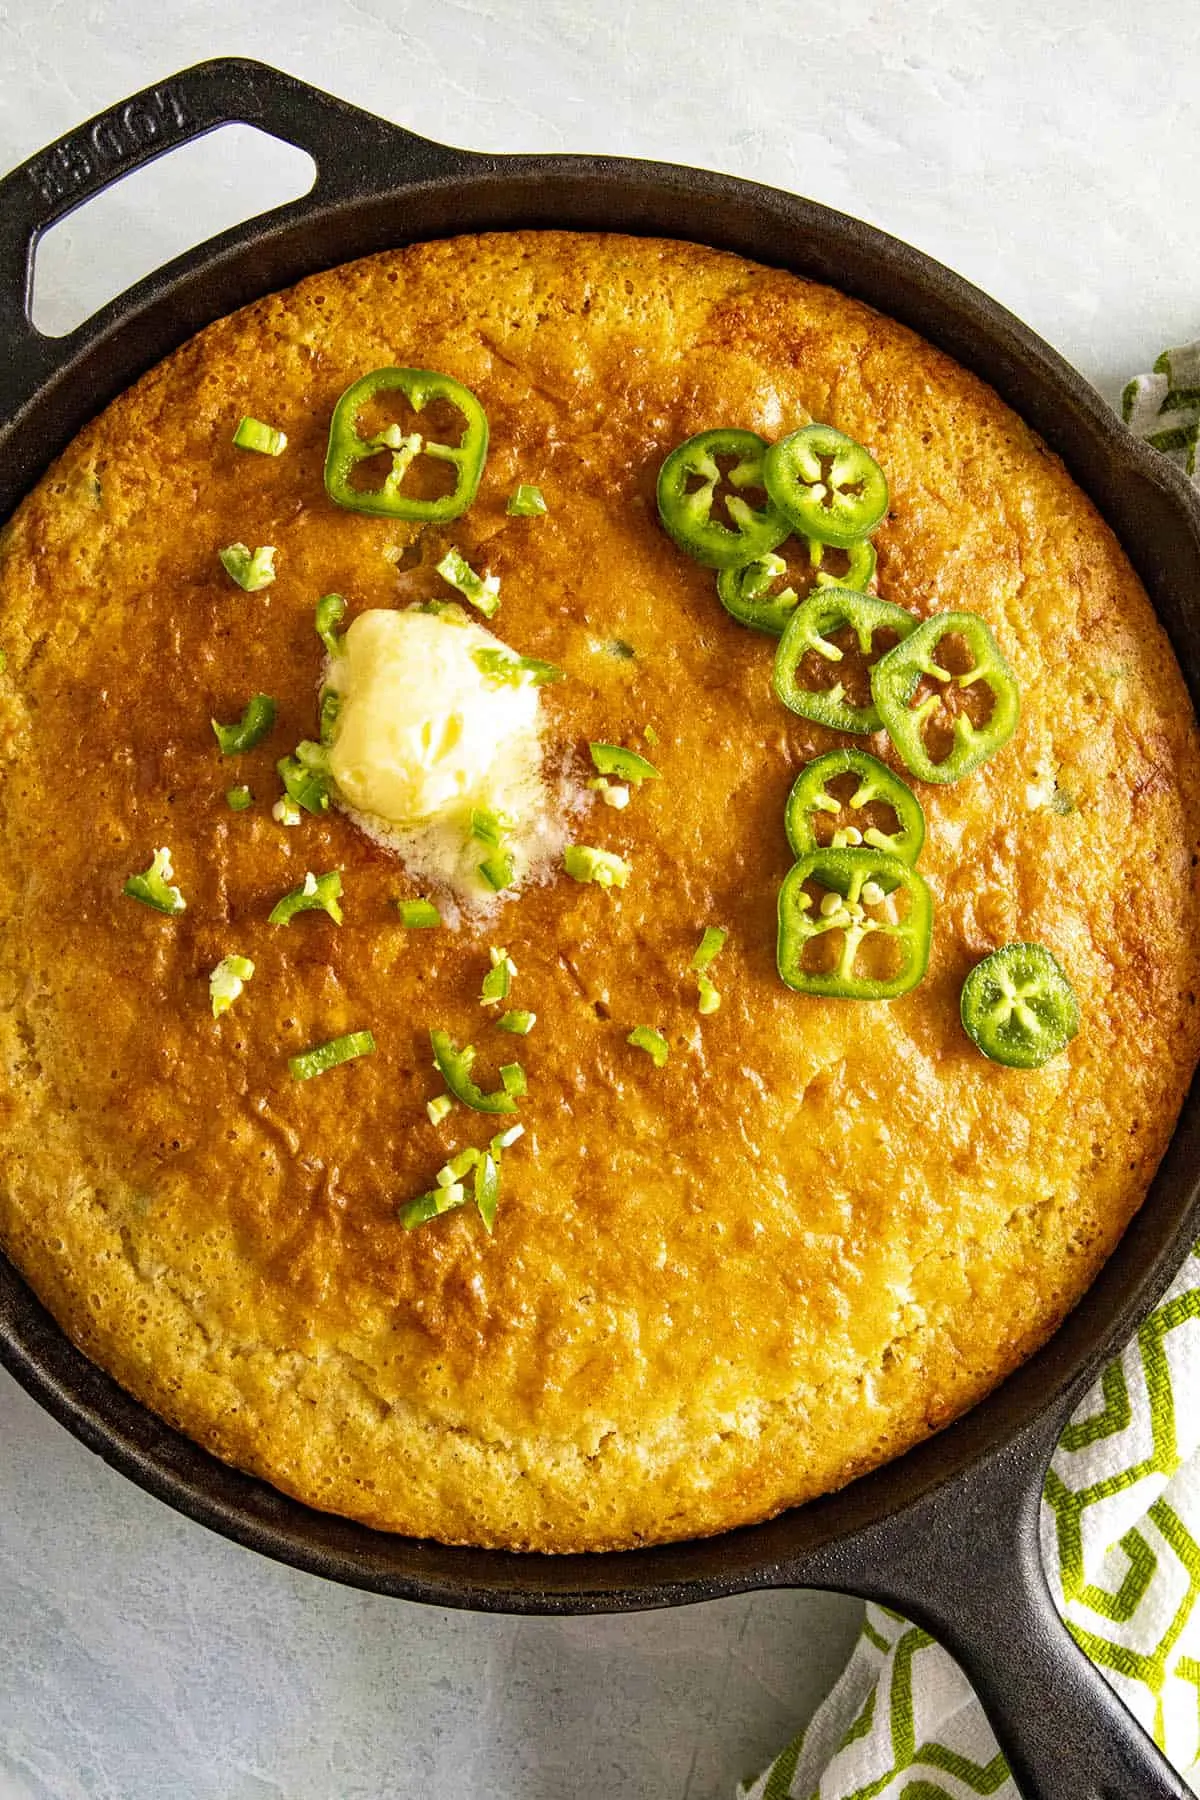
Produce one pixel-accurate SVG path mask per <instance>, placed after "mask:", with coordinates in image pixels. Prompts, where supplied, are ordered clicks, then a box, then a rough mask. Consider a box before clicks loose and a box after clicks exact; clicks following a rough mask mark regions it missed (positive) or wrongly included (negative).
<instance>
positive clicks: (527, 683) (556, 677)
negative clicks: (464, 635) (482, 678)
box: [471, 647, 566, 687]
mask: <svg viewBox="0 0 1200 1800" xmlns="http://www.w3.org/2000/svg"><path fill="white" fill-rule="evenodd" d="M471 660H472V662H473V663H474V664H475V667H476V668H477V669H478V670H479V671H480V673H481V674H483V675H486V677H487V679H488V681H489V682H490V683H491V684H492V686H493V687H545V686H546V684H547V683H548V682H551V681H565V680H566V676H565V675H564V673H563V671H562V670H561V669H560V668H558V667H556V665H555V664H554V663H550V662H543V661H542V660H541V658H540V657H537V656H517V655H516V654H515V653H514V652H513V651H511V650H492V649H489V648H487V647H484V648H483V649H480V650H472V652H471Z"/></svg>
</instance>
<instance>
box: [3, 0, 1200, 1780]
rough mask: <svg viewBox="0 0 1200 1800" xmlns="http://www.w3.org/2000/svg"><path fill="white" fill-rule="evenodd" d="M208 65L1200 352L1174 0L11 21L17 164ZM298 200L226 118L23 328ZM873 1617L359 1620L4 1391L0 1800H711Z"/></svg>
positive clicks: (376, 1609) (846, 1609) (483, 0)
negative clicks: (843, 230) (662, 163)
mask: <svg viewBox="0 0 1200 1800" xmlns="http://www.w3.org/2000/svg"><path fill="white" fill-rule="evenodd" d="M229 53H240V54H245V55H250V56H258V57H261V58H262V59H263V60H265V61H273V62H276V63H277V64H279V65H280V66H282V67H284V68H286V69H289V70H291V71H292V72H293V73H295V74H297V75H300V76H304V77H306V78H308V79H309V80H312V81H314V82H316V83H318V84H320V85H323V86H325V87H327V88H330V89H332V90H333V91H334V92H336V93H338V94H341V95H342V96H344V97H345V98H346V99H349V100H352V101H355V102H357V103H358V104H359V105H362V106H365V107H367V108H370V109H373V110H375V111H377V112H380V113H383V114H385V115H387V116H388V117H390V118H393V119H395V120H397V121H399V122H401V123H404V124H406V125H409V126H411V127H412V128H413V129H415V130H417V131H419V132H423V133H425V134H426V135H428V136H430V137H434V138H442V139H444V140H445V141H447V142H451V143H458V144H462V145H464V146H466V147H469V148H472V149H481V150H494V151H505V150H558V151H561V150H591V151H612V152H620V153H625V154H631V155H644V156H651V157H660V158H664V159H668V160H674V161H679V162H687V163H698V164H702V165H704V166H707V167H711V168H715V169H723V170H727V171H729V172H731V173H734V174H739V175H746V176H750V177H753V178H755V179H757V180H761V181H765V182H769V183H771V184H773V185H776V186H780V187H785V188H791V189H794V190H795V191H797V192H801V193H806V194H808V195H810V196H812V197H813V198H814V199H818V200H822V201H825V202H827V203H829V204H831V205H834V206H838V207H841V208H843V209H844V210H845V211H848V212H852V213H857V214H859V215H860V216H861V217H864V218H866V219H869V220H871V221H872V222H873V223H875V224H878V225H881V226H883V227H884V228H885V229H887V230H889V231H891V232H894V233H895V234H896V235H897V236H900V237H903V238H907V239H909V240H910V241H911V242H913V243H915V244H917V245H918V246H919V247H920V248H922V249H924V250H926V251H929V252H931V253H932V254H933V255H934V256H937V257H940V258H941V259H942V260H943V261H945V262H947V263H949V264H950V265H951V266H952V267H953V268H955V269H957V270H958V271H959V272H960V273H962V274H964V275H966V276H967V277H968V278H969V279H971V280H973V281H975V282H976V283H978V284H979V285H980V286H981V287H983V288H985V289H987V290H988V291H989V292H990V293H991V294H993V295H994V296H995V297H996V298H997V299H999V300H1001V301H1003V302H1004V303H1005V304H1006V305H1008V306H1010V307H1011V308H1012V309H1013V310H1014V311H1015V312H1017V313H1019V314H1020V315H1021V316H1022V317H1023V318H1025V319H1026V320H1027V321H1028V322H1029V323H1030V324H1031V325H1033V326H1034V327H1035V329H1036V330H1038V331H1040V332H1041V333H1042V334H1043V335H1044V336H1045V337H1046V338H1048V339H1049V341H1050V342H1051V343H1052V344H1054V345H1055V346H1056V347H1057V348H1058V349H1060V350H1061V351H1063V352H1064V353H1065V354H1066V356H1067V357H1069V358H1070V359H1071V360H1072V361H1073V362H1075V363H1076V364H1077V366H1078V367H1079V368H1081V369H1082V370H1083V372H1084V373H1085V374H1086V375H1087V376H1088V377H1090V378H1091V379H1092V380H1093V381H1095V382H1096V383H1097V385H1098V386H1099V387H1100V388H1101V389H1102V390H1103V391H1104V392H1105V393H1106V394H1108V395H1109V396H1110V397H1113V396H1115V394H1116V393H1117V391H1118V390H1119V388H1120V386H1121V384H1122V382H1123V381H1124V379H1125V378H1126V376H1127V375H1128V374H1130V373H1131V372H1133V371H1134V370H1136V369H1139V368H1144V367H1148V366H1149V363H1150V362H1151V361H1152V360H1153V358H1154V356H1155V355H1156V353H1157V352H1158V350H1159V349H1160V348H1161V347H1162V346H1163V345H1164V344H1168V343H1175V342H1179V341H1181V340H1185V339H1187V338H1189V337H1192V336H1195V335H1196V334H1197V333H1200V230H1198V229H1197V225H1196V209H1195V196H1196V194H1197V193H1198V192H1200V107H1198V103H1197V98H1196V96H1197V95H1198V94H1200V11H1198V9H1197V8H1196V7H1195V4H1194V0H1158V3H1157V4H1155V5H1154V6H1153V7H1142V8H1134V7H1133V6H1131V5H1130V3H1129V0H1091V3H1090V4H1083V3H1082V0H1008V3H1007V4H1005V5H1003V6H997V5H995V4H994V0H955V3H954V4H952V5H951V4H945V3H943V0H912V3H911V4H908V5H902V4H900V3H899V0H894V3H892V0H860V3H859V5H858V6H857V7H855V8H853V9H850V10H847V9H846V8H839V7H836V6H832V7H831V6H828V5H820V6H819V5H817V4H816V0H755V4H754V5H752V6H729V7H725V8H718V9H716V10H713V9H711V8H707V9H702V8H700V7H697V6H690V7H687V6H681V5H680V4H679V0H669V3H667V0H637V3H636V4H635V3H634V0H614V3H606V0H590V3H589V0H523V3H522V0H477V3H475V4H470V3H468V0H440V3H439V4H436V5H434V4H418V3H414V0H258V3H257V4H256V5H255V6H254V7H253V8H247V7H245V6H244V5H242V4H237V3H235V0H206V4H205V5H203V6H195V5H188V4H187V3H186V0H159V4H157V5H156V6H153V7H147V6H146V5H145V4H144V0H137V3H135V0H83V3H82V4H76V5H73V6H71V7H67V6H65V5H62V4H59V3H56V0H10V3H9V4H8V5H7V6H5V5H4V4H3V0H0V84H2V85H0V92H2V95H3V101H2V105H0V166H2V167H8V166H11V165H12V164H13V163H15V162H17V161H19V160H20V159H22V158H23V157H25V156H27V155H29V154H31V153H32V152H33V151H35V150H37V149H39V148H40V147H41V146H42V145H44V144H45V143H47V142H48V141H49V140H50V139H52V138H54V137H56V136H57V135H58V134H59V133H60V132H63V131H65V130H67V129H68V128H69V127H71V126H72V125H75V124H77V123H79V122H80V121H81V120H82V119H84V118H85V117H87V116H88V115H89V114H91V113H93V112H95V111H96V110H98V109H99V108H100V107H102V106H104V105H107V104H109V103H110V102H112V101H113V100H115V99H118V98H119V97H121V96H122V95H124V94H127V93H131V92H133V91H134V90H135V89H137V88H139V87H141V86H143V85H145V84H146V83H147V82H149V81H152V80H154V79H156V78H160V77H162V76H164V75H166V74H168V73H170V72H172V71H173V70H175V69H177V68H179V67H181V66H183V65H184V64H186V63H189V62H194V61H198V60H200V59H201V58H203V57H205V56H212V55H218V54H229ZM300 185H302V183H301V182H300V181H298V180H297V175H296V158H295V153H293V152H289V151H285V150H284V149H283V148H282V147H280V146H278V145H275V144H273V143H272V142H271V141H269V140H265V139H262V138H260V137H258V136H257V135H256V134H253V133H250V132H248V131H246V130H245V129H244V128H237V129H234V130H230V131H227V132H224V133H221V134H218V135H217V136H216V137H215V138H213V139H212V140H209V141H208V142H207V143H205V144H204V145H201V146H198V147H193V148H190V149H188V150H185V151H181V152H178V153H176V154H175V155H173V156H171V157H170V158H168V159H167V160H166V161H165V162H163V163H160V164H159V165H157V166H156V168H155V169H154V170H153V171H151V172H149V173H145V174H143V175H141V176H139V177H137V178H135V179H134V180H133V181H131V182H129V183H127V184H125V186H124V187H123V188H120V189H117V190H114V191H113V193H111V194H110V195H109V196H107V197H105V199H103V200H102V201H99V202H97V203H94V204H93V205H92V206H90V207H88V208H86V209H85V210H84V211H83V212H82V213H80V214H78V215H76V216H75V218H74V219H72V220H71V221H69V222H68V223H67V224H65V225H64V226H62V227H60V228H59V229H58V230H57V231H56V232H54V233H52V234H51V235H50V236H49V237H48V238H47V240H46V242H45V245H44V247H43V250H42V253H41V255H40V259H39V267H38V286H37V296H36V316H37V317H38V319H39V321H40V322H42V323H43V324H44V325H45V326H46V328H48V329H64V328H66V327H67V326H69V325H70V324H71V323H73V322H74V321H75V319H77V318H78V317H80V316H83V315H84V314H86V312H87V311H89V310H90V309H91V308H92V307H94V306H95V305H96V304H99V303H100V302H101V301H102V300H104V299H106V298H107V297H108V296H109V295H110V294H112V293H114V292H116V291H118V290H119V289H120V288H121V287H122V286H124V285H126V284H127V283H128V282H129V281H130V280H132V279H134V278H135V277H136V276H138V275H140V274H142V273H144V272H145V271H146V270H147V269H149V268H150V267H152V266H154V265H155V264H157V263H159V262H161V261H162V260H164V258H165V257H167V256H169V255H172V254H174V253H176V252H177V251H179V250H181V249H184V248H186V247H187V245H188V244H190V243H191V242H194V241H195V240H196V239H197V238H199V237H201V236H203V235H206V234H207V233H209V232H211V231H213V230H216V229H219V228H221V227H222V226H223V225H225V224H227V223H230V222H232V220H233V219H234V218H235V217H242V216H245V214H247V213H248V212H251V211H257V210H259V209H260V208H261V207H263V206H265V205H267V204H270V203H271V202H272V201H274V200H277V199H278V198H280V197H282V196H283V195H284V194H285V193H287V192H294V191H296V190H297V188H298V187H299V186H300ZM857 1616H858V1608H857V1606H856V1605H855V1604H854V1603H853V1602H851V1601H848V1600H845V1599H841V1598H838V1597H830V1596H822V1595H811V1594H773V1595H766V1596H754V1597H751V1598H744V1599H738V1600H729V1601H723V1602H720V1603H718V1604H715V1605H710V1606H705V1607H699V1608H694V1609H690V1610H687V1611H674V1612H669V1613H660V1614H647V1615H642V1616H640V1617H634V1618H624V1619H590V1620H582V1619H576V1620H562V1621H546V1620H520V1619H494V1618H479V1617H472V1616H469V1615H464V1614H453V1613H446V1612H437V1611H434V1610H431V1609H422V1608H419V1607H413V1606H408V1605H405V1604H402V1603H399V1602H390V1601H385V1600H380V1599H377V1598H374V1597H371V1596H366V1595H360V1594H355V1593H351V1592H349V1591H343V1590H340V1589H337V1588H334V1587H331V1586H328V1585H326V1584H323V1583H321V1582H319V1581H316V1580H315V1579H313V1578H311V1577H308V1576H303V1575H298V1574H295V1573H293V1572H292V1571H290V1570H288V1569H284V1568H279V1567H275V1566H274V1565H272V1564H270V1563H267V1562H264V1561H262V1560H260V1559H258V1558H257V1557H255V1556H253V1555H252V1554H250V1553H249V1552H248V1551H244V1550H241V1549H238V1548H235V1547H234V1546H232V1545H230V1544H227V1543H225V1542H223V1541H222V1540H221V1539H218V1538H216V1537H213V1536H212V1535H210V1534H209V1533H208V1532H206V1531H204V1530H202V1529H201V1528H200V1527H198V1526H195V1525H192V1524H190V1523H189V1522H188V1521H186V1520H184V1519H182V1518H179V1517H177V1516H176V1515H175V1514H173V1513H172V1512H170V1511H168V1510H167V1509H166V1508H165V1507H163V1506H161V1505H160V1504H158V1503H157V1502H156V1501H153V1500H151V1499H149V1498H147V1497H146V1496H145V1495H143V1494H141V1493H140V1492H138V1491H137V1490H135V1489H133V1488H132V1487H130V1486H129V1485H128V1484H127V1483H126V1482H125V1481H123V1480H122V1479H121V1478H120V1477H119V1476H117V1475H115V1474H113V1473H112V1472H111V1471H110V1470H108V1469H107V1468H105V1467H104V1466H103V1465H102V1464H101V1463H99V1462H98V1461H97V1460H96V1459H95V1458H94V1457H92V1456H91V1455H89V1454H88V1452H86V1451H85V1450H83V1449H82V1448H81V1447H80V1446H79V1445H78V1444H76V1443H75V1442H74V1441H73V1440H72V1439H70V1438H69V1437H67V1435H66V1434H65V1433H64V1432H63V1431H62V1430H61V1429H60V1428H59V1427H58V1426H57V1425H55V1424H54V1423H53V1422H52V1421H51V1420H50V1419H49V1418H48V1417H47V1416H46V1415H44V1414H43V1413H41V1412H40V1411H39V1410H38V1408H37V1407H35V1406H34V1405H33V1403H32V1402H31V1401H30V1400H28V1399H27V1398H26V1397H25V1396H24V1395H23V1394H22V1393H21V1392H20V1391H19V1390H18V1388H17V1387H16V1386H15V1385H14V1384H13V1383H12V1382H11V1381H10V1380H9V1379H8V1378H7V1377H6V1376H3V1375H0V1800H159V1797H163V1800H165V1797H167V1796H170V1797H171V1800H360V1797H361V1800H382V1797H384V1796H387V1797H389V1800H390V1797H396V1800H408V1797H409V1796H414V1797H415V1796H417V1795H420V1796H421V1797H422V1800H450V1797H451V1796H454V1797H455V1800H458V1797H459V1796H463V1795H466V1796H474V1795H476V1794H484V1793H487V1794H489V1795H493V1796H495V1797H496V1800H517V1797H518V1796H520V1797H522V1800H551V1797H557V1796H560V1795H561V1796H567V1795H570V1796H571V1797H572V1800H602V1797H603V1800H608V1797H610V1796H617V1795H619V1796H621V1797H622V1800H642V1797H644V1800H711V1797H714V1796H718V1795H730V1794H731V1793H732V1788H733V1784H734V1782H735V1781H736V1780H737V1778H738V1777H739V1776H741V1775H744V1774H747V1773H749V1772H750V1771H751V1770H753V1769H755V1768H756V1767H757V1766H759V1765H761V1763H762V1762H763V1761H765V1760H766V1759H767V1758H768V1757H769V1756H770V1755H771V1754H772V1753H773V1752H774V1751H775V1750H776V1749H777V1748H778V1747H779V1746H780V1745H781V1744H782V1743H783V1742H784V1741H786V1739H787V1738H788V1737H790V1736H791V1735H792V1734H793V1733H794V1732H795V1730H796V1729H797V1728H798V1726H799V1725H801V1724H802V1723H803V1721H804V1720H805V1718H806V1717H807V1716H808V1714H809V1713H810V1712H811V1710H812V1708H813V1707H814V1706H815V1704H816V1703H817V1701H818V1700H819V1699H820V1697H821V1696H822V1694H823V1692H824V1691H825V1689H826V1687H827V1686H828V1685H829V1683H830V1682H831V1681H832V1679H833V1677H834V1676H835V1674H836V1672H837V1670H838V1667H839V1666H840V1663H841V1661H842V1659H843V1657H844V1656H845V1654H846V1651H847V1650H848V1648H849V1645H850V1642H851V1641H852V1639H853V1636H854V1633H855V1629H856V1623H857Z"/></svg>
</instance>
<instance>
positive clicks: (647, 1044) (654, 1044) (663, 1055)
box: [625, 1025, 671, 1069]
mask: <svg viewBox="0 0 1200 1800" xmlns="http://www.w3.org/2000/svg"><path fill="white" fill-rule="evenodd" d="M625 1042H626V1043H627V1044H632V1045H633V1047H634V1049H635V1050H644V1051H645V1052H646V1055H647V1056H648V1057H649V1058H650V1060H651V1062H652V1063H653V1064H654V1066H655V1068H656V1069H661V1068H663V1067H664V1066H665V1064H666V1061H667V1058H668V1057H669V1056H670V1054H671V1047H670V1045H669V1044H668V1043H667V1040H666V1038H665V1037H664V1036H663V1034H662V1032H661V1031H655V1029H654V1027H653V1026H652V1025H635V1026H634V1028H633V1030H632V1031H631V1032H630V1034H629V1036H628V1037H627V1038H626V1039H625Z"/></svg>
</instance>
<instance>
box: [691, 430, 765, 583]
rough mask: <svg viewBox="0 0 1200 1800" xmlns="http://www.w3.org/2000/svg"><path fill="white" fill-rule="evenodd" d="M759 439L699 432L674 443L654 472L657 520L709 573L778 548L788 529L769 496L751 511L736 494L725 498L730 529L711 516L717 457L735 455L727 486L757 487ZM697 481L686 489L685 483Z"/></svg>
mask: <svg viewBox="0 0 1200 1800" xmlns="http://www.w3.org/2000/svg"><path fill="white" fill-rule="evenodd" d="M766 451H767V442H766V439H765V438H760V437H759V436H758V434H757V432H754V431H738V430H717V431H702V432H700V433H699V435H698V436H696V437H692V438H688V440H687V442H686V443H684V444H680V445H679V447H678V448H677V449H675V450H672V452H671V454H670V455H669V456H668V457H667V459H666V461H665V462H664V463H663V466H662V468H661V469H660V470H659V474H658V516H659V518H660V519H661V520H662V522H663V527H664V529H665V530H666V532H667V534H668V536H669V537H671V538H673V539H674V541H675V542H676V543H677V544H678V546H679V548H680V549H681V550H685V551H686V552H687V554H688V555H689V556H694V557H695V559H696V561H697V562H700V563H704V564H705V566H706V567H708V568H710V569H736V568H740V567H741V565H742V564H743V563H747V562H751V561H752V560H753V559H754V558H755V557H756V556H762V555H764V554H765V553H766V551H768V550H773V549H774V548H775V546H776V544H781V543H782V542H783V540H784V538H785V537H787V536H789V535H790V532H791V526H790V525H789V524H788V521H787V520H786V519H785V518H784V516H783V514H782V513H781V512H780V511H779V509H778V507H776V505H775V504H774V502H773V501H772V500H770V499H769V498H768V499H766V501H765V504H764V505H763V507H762V508H761V509H759V510H755V508H754V507H752V506H751V505H750V504H749V502H748V501H746V500H744V499H743V498H742V496H741V494H740V493H733V494H730V495H728V496H727V498H726V501H725V510H726V512H727V513H728V515H729V518H730V519H731V520H732V525H723V524H721V522H720V521H719V520H718V519H714V518H713V516H712V511H713V501H714V499H715V498H716V492H717V487H718V484H719V483H720V481H721V467H720V464H719V463H718V462H717V458H718V456H724V457H736V458H737V461H736V463H735V464H734V466H733V468H732V469H730V471H729V473H728V475H727V476H726V477H725V479H726V480H727V481H728V483H729V485H730V487H731V488H735V489H740V488H747V489H751V488H762V487H763V459H764V456H765V454H766ZM693 481H695V482H697V483H698V485H697V486H696V487H691V486H690V485H689V484H690V483H691V482H693Z"/></svg>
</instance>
